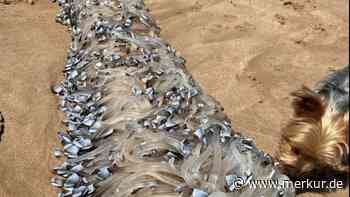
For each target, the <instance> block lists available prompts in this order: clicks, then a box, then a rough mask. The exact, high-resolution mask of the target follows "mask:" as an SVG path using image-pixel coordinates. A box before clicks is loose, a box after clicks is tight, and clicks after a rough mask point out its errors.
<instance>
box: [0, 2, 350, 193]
mask: <svg viewBox="0 0 350 197" xmlns="http://www.w3.org/2000/svg"><path fill="white" fill-rule="evenodd" d="M146 3H147V5H148V6H149V8H150V10H151V12H152V13H153V15H154V16H155V18H156V19H157V21H158V24H159V25H160V27H161V28H162V37H163V38H164V39H165V40H167V41H168V42H169V43H171V45H172V46H174V47H175V48H176V49H177V51H178V53H179V54H181V55H182V56H183V57H185V59H186V60H187V68H188V69H189V70H190V71H191V73H192V74H193V76H194V78H195V79H196V80H197V81H198V82H199V83H200V84H201V86H202V87H203V89H204V90H205V91H206V92H207V93H209V94H210V95H212V96H214V97H215V98H216V99H217V100H218V101H219V102H220V103H221V104H222V105H223V107H224V108H225V111H226V113H227V114H228V116H229V117H230V119H231V120H232V122H233V125H234V127H235V128H236V130H237V131H240V132H242V133H244V134H245V135H247V136H251V137H252V138H254V139H255V140H256V143H257V145H258V147H260V148H261V149H263V150H264V151H266V152H268V153H271V154H273V152H274V150H275V148H276V145H277V142H278V138H279V132H280V129H281V127H282V126H283V125H284V124H285V123H286V121H287V120H288V118H289V117H290V116H291V109H290V101H291V98H290V96H289V93H290V92H291V91H293V90H296V89H297V88H299V87H300V86H301V85H302V84H306V85H309V86H312V85H313V84H315V83H316V82H317V81H319V80H321V79H322V78H323V77H324V76H325V75H327V73H329V72H331V71H332V70H334V69H337V68H340V67H342V66H343V65H345V64H348V63H349V58H348V57H349V44H348V42H349V35H348V34H349V31H348V29H349V20H348V17H349V10H348V9H347V8H348V6H349V2H347V1H330V0H327V1H315V0H293V1H288V0H265V1H260V0H201V1H199V0H198V1H196V0H146ZM57 12H58V8H57V6H56V5H55V4H52V3H49V2H46V1H39V2H37V3H36V4H35V5H33V6H31V5H27V4H24V3H16V4H11V5H3V4H0V49H1V53H0V76H1V77H0V95H1V96H0V111H1V112H2V113H3V115H4V117H5V119H6V123H5V126H6V130H5V134H4V136H3V138H2V139H3V140H2V142H1V143H0V176H1V179H0V197H37V196H40V197H54V196H56V192H55V190H54V189H53V188H52V187H51V186H50V185H49V179H50V177H51V176H52V175H51V173H50V169H51V168H52V167H53V165H54V164H55V163H57V162H58V161H57V160H56V159H55V158H53V156H52V154H51V153H52V149H53V148H54V147H55V146H59V143H58V140H57V138H56V133H57V131H59V129H60V128H61V124H60V120H61V118H60V113H59V111H58V110H57V106H58V104H57V99H56V97H55V96H54V95H52V94H51V92H50V85H52V84H55V83H58V82H59V81H60V80H61V77H62V73H61V70H63V67H64V63H65V60H66V55H67V49H68V47H69V42H70V37H69V34H68V32H67V31H66V28H65V27H64V26H62V25H59V24H57V23H55V15H56V13H57ZM348 193H349V191H348V189H347V190H344V191H339V192H337V193H331V194H326V195H325V196H328V197H345V196H348ZM302 196H321V195H320V194H304V195H302Z"/></svg>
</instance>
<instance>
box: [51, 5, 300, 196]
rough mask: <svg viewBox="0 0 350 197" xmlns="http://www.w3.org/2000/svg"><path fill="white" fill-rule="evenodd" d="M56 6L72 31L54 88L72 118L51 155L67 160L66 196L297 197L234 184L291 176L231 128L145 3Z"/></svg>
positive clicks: (62, 168) (57, 181)
mask: <svg viewBox="0 0 350 197" xmlns="http://www.w3.org/2000/svg"><path fill="white" fill-rule="evenodd" d="M58 3H59V5H60V7H61V11H60V13H59V14H58V16H57V21H58V22H60V23H62V24H64V25H67V26H68V28H69V30H70V31H71V34H72V43H71V48H70V50H69V54H68V61H67V64H66V66H65V68H64V75H65V80H64V81H63V82H62V83H61V84H58V85H57V86H55V87H53V91H54V92H55V93H56V94H57V95H58V96H59V98H60V103H59V107H60V110H62V111H63V112H64V113H65V115H66V117H65V120H64V121H63V123H64V124H65V126H66V131H63V132H59V133H58V138H59V140H60V142H61V143H62V147H60V148H56V149H55V150H54V154H55V156H57V157H62V156H65V157H66V160H65V161H64V163H63V164H61V165H59V166H57V167H55V168H54V172H55V173H56V175H57V176H56V177H54V178H53V179H52V180H51V183H52V185H54V186H56V187H59V188H61V189H62V190H61V193H60V194H59V196H74V197H78V196H108V197H112V196H115V197H128V196H130V197H131V196H134V197H136V196H139V197H151V196H152V197H156V196H157V197H159V196H163V197H165V196H166V197H175V196H179V197H180V196H181V197H190V196H193V197H207V196H208V197H257V196H269V197H274V196H280V197H282V196H285V197H292V196H294V191H293V189H292V188H282V187H276V188H250V187H249V184H248V183H247V184H244V185H243V186H241V187H239V189H238V187H235V186H234V180H235V179H234V177H243V178H244V180H253V179H268V180H275V181H280V182H284V181H286V180H288V178H287V177H286V176H284V175H282V174H281V173H280V172H279V171H278V170H277V169H276V166H275V163H274V161H273V160H272V159H271V157H270V156H268V155H266V154H265V153H263V152H262V151H260V150H258V149H257V148H256V146H255V145H254V142H253V141H252V140H251V139H249V138H246V137H243V136H242V135H241V134H239V133H238V132H237V131H235V130H234V129H233V128H232V125H231V123H230V120H228V118H227V117H226V115H225V114H224V113H223V109H222V107H221V106H220V104H219V103H218V102H216V101H215V100H214V99H213V98H212V97H210V96H208V95H207V94H205V93H204V92H203V91H202V89H201V88H200V86H199V85H198V83H197V82H196V81H195V80H194V79H193V78H192V76H191V75H190V74H189V72H188V71H187V70H186V68H185V60H184V59H183V58H181V57H178V56H177V54H176V50H175V49H173V48H172V47H171V46H170V45H169V44H168V43H167V42H165V41H164V40H162V39H161V38H160V37H159V33H160V29H159V27H158V26H157V25H156V23H155V21H154V19H153V18H152V16H151V15H150V14H149V12H148V10H147V9H146V7H145V5H144V2H143V1H142V0H120V1H117V0H116V1H112V0H101V1H99V0H86V1H82V0H59V1H58ZM247 177H248V178H247Z"/></svg>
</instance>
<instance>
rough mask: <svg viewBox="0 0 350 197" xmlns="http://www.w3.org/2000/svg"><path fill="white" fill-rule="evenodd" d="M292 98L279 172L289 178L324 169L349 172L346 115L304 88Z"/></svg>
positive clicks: (280, 156)
mask: <svg viewBox="0 0 350 197" xmlns="http://www.w3.org/2000/svg"><path fill="white" fill-rule="evenodd" d="M292 95H293V97H294V100H293V109H294V117H293V118H292V120H291V121H290V122H289V123H288V125H287V126H286V127H285V128H284V129H283V132H282V139H281V142H280V145H279V150H278V153H277V160H278V161H279V162H280V165H281V168H282V171H283V172H284V173H285V174H287V175H289V176H290V177H292V178H295V177H301V176H308V175H309V174H310V173H312V172H313V171H315V170H316V171H317V170H322V169H323V168H333V169H335V170H339V171H348V169H349V168H348V165H347V163H346V162H347V159H348V153H349V147H348V143H347V141H348V139H347V138H348V128H349V116H348V115H349V114H348V112H346V113H339V112H337V111H336V110H335V109H334V108H333V107H332V104H331V103H329V102H328V101H327V100H326V99H325V98H323V97H322V96H321V95H320V94H317V93H316V92H314V91H312V90H310V89H308V88H306V87H303V88H302V89H300V90H298V91H296V92H293V93H292Z"/></svg>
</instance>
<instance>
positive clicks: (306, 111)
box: [292, 86, 325, 120]
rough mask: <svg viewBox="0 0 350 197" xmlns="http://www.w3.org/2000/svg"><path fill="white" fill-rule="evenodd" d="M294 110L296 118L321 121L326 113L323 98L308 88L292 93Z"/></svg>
mask: <svg viewBox="0 0 350 197" xmlns="http://www.w3.org/2000/svg"><path fill="white" fill-rule="evenodd" d="M292 96H293V97H294V100H293V108H294V113H295V116H296V117H309V118H313V119H315V120H320V119H321V118H322V116H323V114H324V113H325V107H324V104H323V101H322V98H321V96H320V95H319V94H317V93H316V92H314V91H312V90H310V89H309V88H307V87H306V86H303V87H302V88H301V89H299V90H297V91H295V92H292Z"/></svg>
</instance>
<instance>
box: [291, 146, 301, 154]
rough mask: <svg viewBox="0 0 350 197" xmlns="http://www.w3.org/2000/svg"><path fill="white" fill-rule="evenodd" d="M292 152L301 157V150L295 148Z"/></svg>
mask: <svg viewBox="0 0 350 197" xmlns="http://www.w3.org/2000/svg"><path fill="white" fill-rule="evenodd" d="M292 151H293V153H294V154H296V155H300V150H299V149H298V148H295V147H293V148H292Z"/></svg>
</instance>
